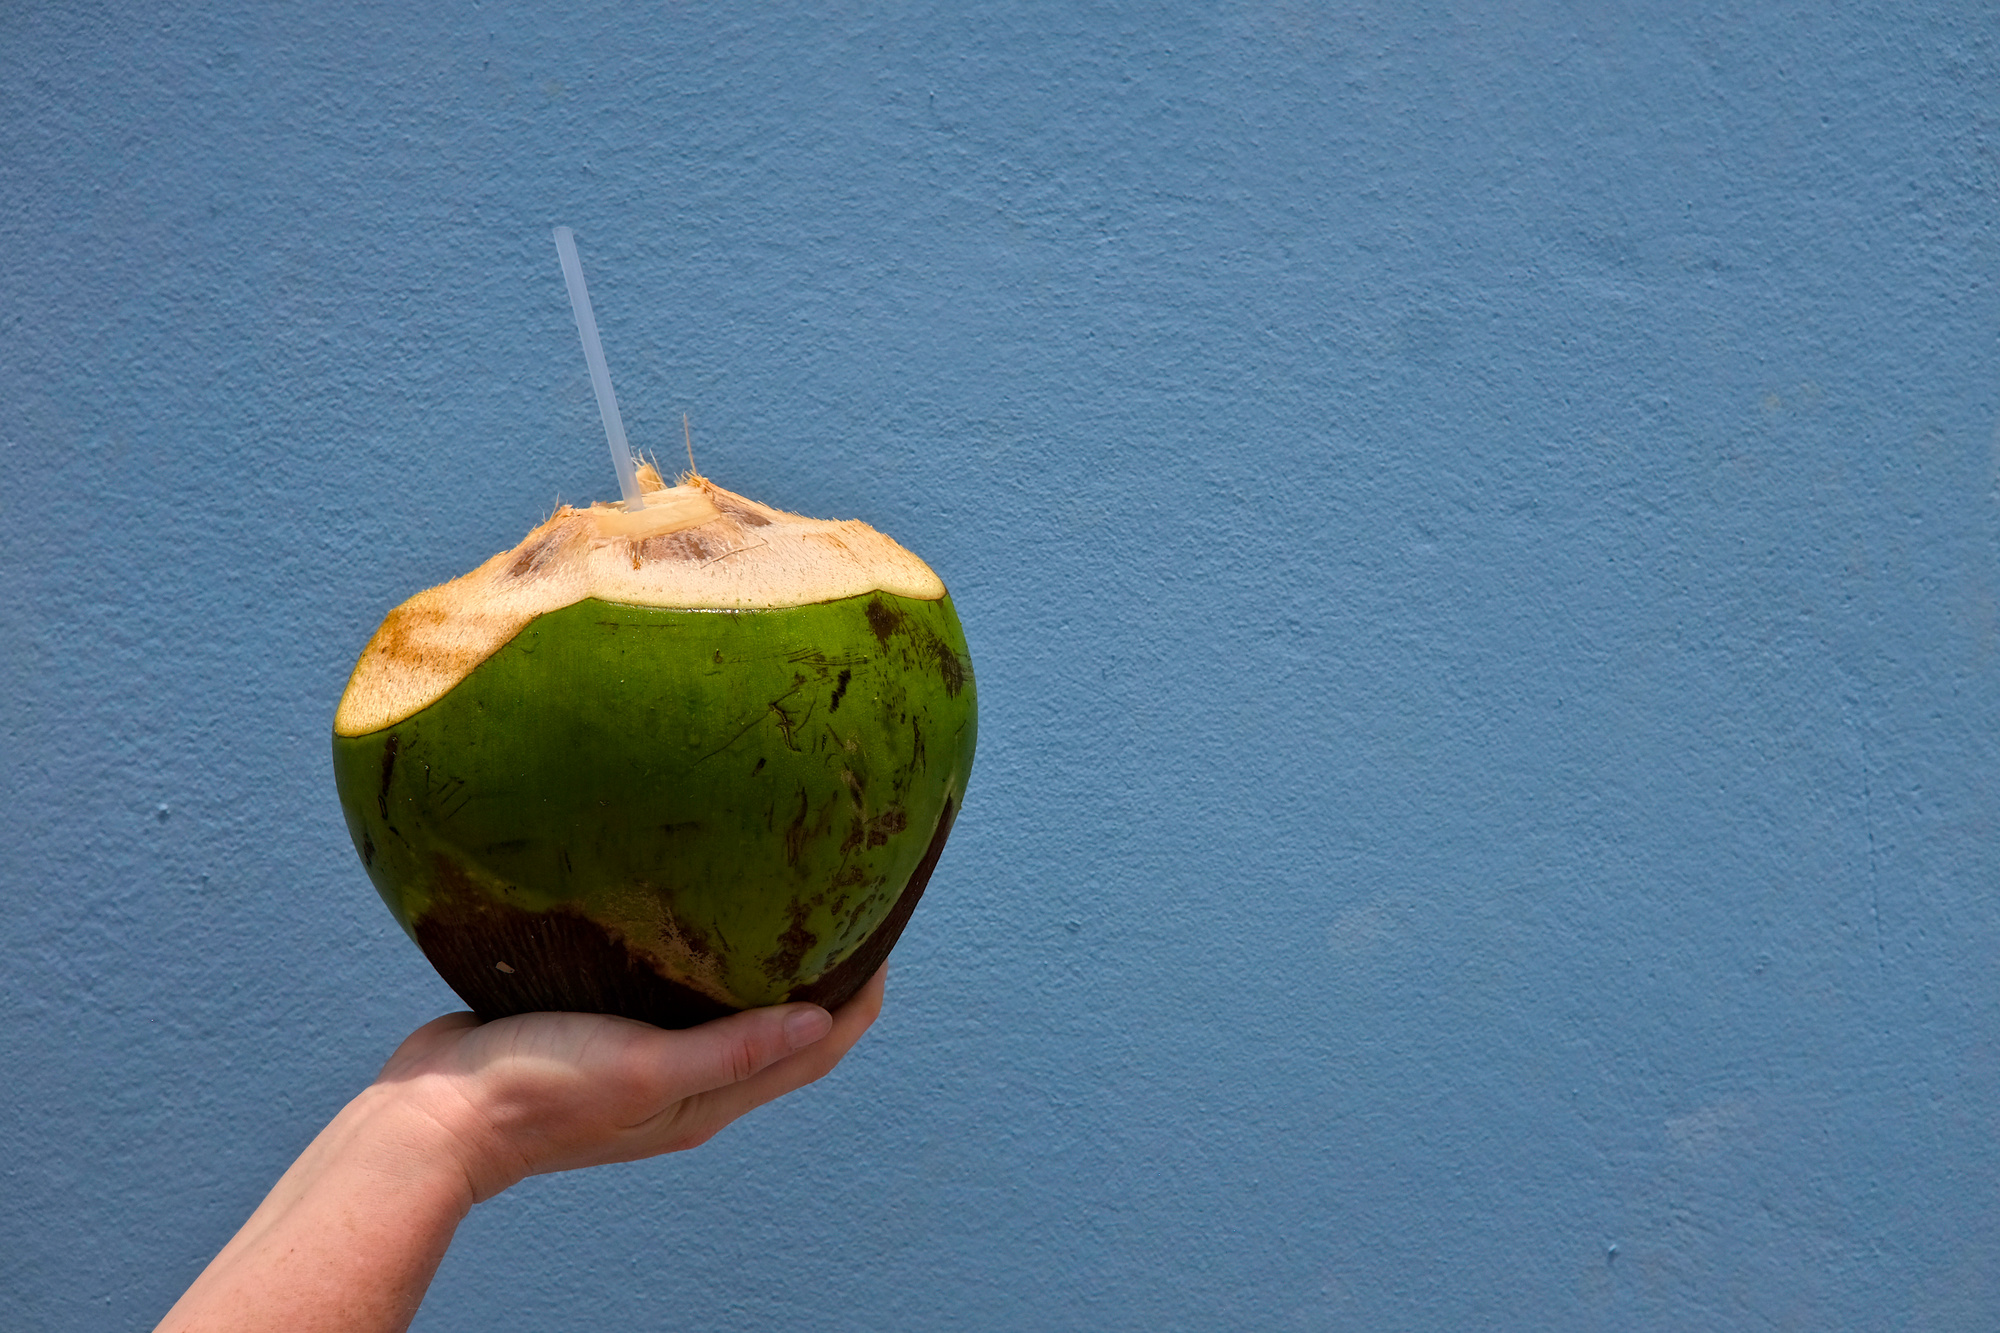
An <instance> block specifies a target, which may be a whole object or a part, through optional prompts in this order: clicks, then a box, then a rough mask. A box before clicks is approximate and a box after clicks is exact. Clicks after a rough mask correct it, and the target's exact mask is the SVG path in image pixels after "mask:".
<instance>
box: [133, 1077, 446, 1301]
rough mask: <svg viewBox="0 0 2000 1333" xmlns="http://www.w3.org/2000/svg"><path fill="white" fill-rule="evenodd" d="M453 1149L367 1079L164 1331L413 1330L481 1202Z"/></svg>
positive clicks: (436, 1129)
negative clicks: (456, 1235) (454, 1241)
mask: <svg viewBox="0 0 2000 1333" xmlns="http://www.w3.org/2000/svg"><path fill="white" fill-rule="evenodd" d="M452 1146H453V1143H452V1136H451V1134H450V1133H449V1131H448V1130H447V1129H446V1127H445V1126H444V1125H443V1124H441V1123H440V1122H439V1121H438V1120H436V1119H435V1118H433V1117H432V1116H431V1115H429V1114H427V1113H426V1112H425V1111H424V1110H423V1109H422V1108H421V1107H420V1106H418V1105H416V1104H415V1102H414V1101H413V1099H411V1098H409V1097H407V1096H404V1095H402V1094H401V1092H400V1090H398V1089H397V1088H395V1087H393V1086H390V1087H385V1086H384V1085H381V1084H377V1085H376V1086H374V1087H371V1088H369V1089H368V1090H367V1091H365V1092H363V1093H362V1094H361V1095H360V1096H359V1097H356V1098H355V1099H354V1100H353V1101H352V1102H349V1103H348V1104H347V1106H346V1107H345V1108H344V1109H343V1110H342V1111H341V1112H340V1114H339V1115H337V1116H335V1117H334V1119H333V1122H332V1123H331V1124H329V1125H328V1126H327V1127H326V1129H325V1130H323V1131H321V1133H320V1135H319V1137H318V1138H316V1139H314V1140H313V1142H312V1144H311V1146H310V1147H308V1148H307V1149H306V1150H305V1152H304V1153H302V1154H301V1155H300V1156H299V1159H298V1161H296V1162H295V1163H293V1164H292V1167H291V1169H290V1170H288V1171H287V1172H285V1174H284V1176H283V1177H282V1178H281V1179H280V1180H279V1181H278V1183H277V1185H276V1186H275V1187H273V1189H272V1190H271V1192H270V1194H269V1195H268V1196H266V1198H265V1199H264V1202H263V1203H262V1204H261V1205H260V1206H259V1207H258V1208H257V1211H256V1212H254V1213H253V1214H251V1216H250V1220H249V1221H248V1222H246V1223H244V1224H243V1228H242V1230H240V1231H239V1232H237V1233H236V1236H235V1238H234V1239H232V1240H231V1241H230V1242H229V1244H228V1245H226V1246H224V1247H223V1250H222V1252H221V1253H220V1254H218V1255H217V1256H216V1257H215V1259H214V1261H213V1262H212V1263H210V1264H209V1266H208V1268H207V1269H206V1270H204V1271H203V1273H202V1275H201V1276H200V1277H199V1278H198V1279H196V1281H195V1283H194V1285H193V1286H192V1287H190V1288H189V1289H188V1292H187V1294H186V1295H185V1296H183V1297H181V1299H180V1301H179V1302H178V1303H177V1304H176V1305H175V1306H174V1308H173V1309H172V1310H171V1311H169V1312H168V1314H167V1317H166V1319H165V1320H163V1321H162V1322H161V1324H160V1326H159V1333H195V1331H196V1330H199V1331H200V1333H224V1331H225V1330H239V1329H241V1330H246V1331H247V1330H259V1333H262V1331H264V1330H272V1329H284V1330H287V1333H318V1331H319V1330H329V1331H331V1330H342V1331H343V1333H376V1330H401V1329H404V1328H407V1327H408V1326H409V1323H410V1320H411V1319H412V1318H413V1317H414V1316H415V1315H416V1312H417V1306H418V1304H419V1303H420V1302H421V1301H422V1300H423V1296H424V1291H425V1289H426V1288H427V1287H428V1286H429V1285H430V1280H431V1277H432V1275H433V1274H434V1273H435V1272H436V1271H437V1266H438V1262H439V1261H440V1260H441V1259H443V1257H444V1252H445V1249H446V1247H447V1246H448V1245H450V1243H451V1237H452V1233H453V1232H454V1231H455V1230H456V1229H457V1227H458V1223H459V1221H460V1220H461V1219H462V1218H464V1216H465V1214H466V1213H467V1211H469V1210H470V1208H471V1206H472V1203H473V1198H474V1195H473V1190H472V1186H471V1185H470V1183H469V1181H468V1179H467V1177H466V1174H465V1172H464V1170H463V1169H462V1168H461V1167H460V1166H459V1165H458V1164H457V1163H458V1159H457V1156H456V1155H455V1154H454V1152H453V1151H452Z"/></svg>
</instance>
